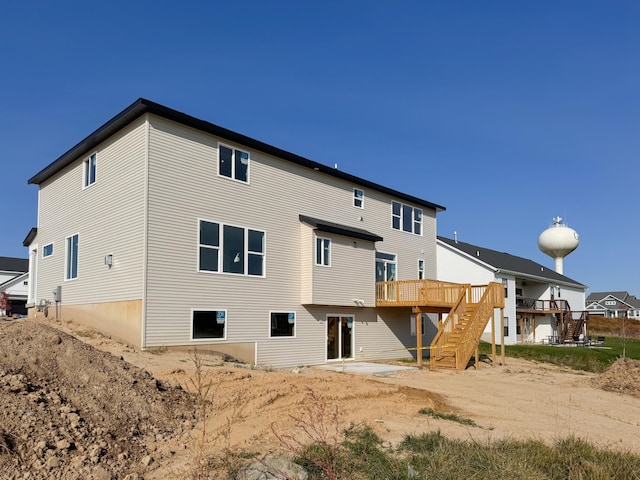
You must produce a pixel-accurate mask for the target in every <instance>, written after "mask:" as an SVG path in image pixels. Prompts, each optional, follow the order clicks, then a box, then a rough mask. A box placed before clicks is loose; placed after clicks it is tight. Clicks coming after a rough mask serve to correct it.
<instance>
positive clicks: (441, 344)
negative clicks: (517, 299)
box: [430, 282, 504, 370]
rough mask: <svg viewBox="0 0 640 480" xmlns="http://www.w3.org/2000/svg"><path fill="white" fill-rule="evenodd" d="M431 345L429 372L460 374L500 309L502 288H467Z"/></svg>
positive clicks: (502, 303)
mask: <svg viewBox="0 0 640 480" xmlns="http://www.w3.org/2000/svg"><path fill="white" fill-rule="evenodd" d="M466 287H467V288H465V289H464V290H463V291H462V293H461V294H460V296H459V298H458V301H457V302H456V304H455V305H454V306H453V308H451V311H450V312H449V314H448V315H447V317H446V318H445V320H444V321H443V322H442V323H441V324H440V325H439V327H438V333H437V334H436V336H435V337H434V339H433V341H432V342H431V349H430V351H431V357H430V362H431V368H432V369H437V368H450V369H456V370H464V369H465V368H466V367H467V364H468V363H469V360H470V359H471V357H472V355H473V354H474V352H475V351H476V349H477V346H478V343H479V342H480V338H481V336H482V333H483V332H484V329H485V327H486V326H487V323H488V322H489V319H490V318H492V317H493V315H494V312H495V309H496V308H504V287H503V285H501V284H498V283H495V282H494V283H490V284H488V285H483V286H473V287H472V286H471V285H467V286H466Z"/></svg>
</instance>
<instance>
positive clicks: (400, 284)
mask: <svg viewBox="0 0 640 480" xmlns="http://www.w3.org/2000/svg"><path fill="white" fill-rule="evenodd" d="M467 287H468V285H462V284H459V283H451V282H439V281H437V280H398V281H392V282H378V283H376V305H377V306H378V307H400V306H407V307H415V306H420V305H428V306H433V307H452V306H453V305H454V304H455V303H456V302H457V301H458V298H459V297H460V295H461V293H462V292H464V291H465V290H466V288H467Z"/></svg>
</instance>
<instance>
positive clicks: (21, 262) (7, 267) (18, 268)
mask: <svg viewBox="0 0 640 480" xmlns="http://www.w3.org/2000/svg"><path fill="white" fill-rule="evenodd" d="M0 271H2V272H20V273H25V272H28V271H29V259H28V258H12V257H0Z"/></svg>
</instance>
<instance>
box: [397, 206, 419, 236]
mask: <svg viewBox="0 0 640 480" xmlns="http://www.w3.org/2000/svg"><path fill="white" fill-rule="evenodd" d="M391 226H392V228H393V229H394V230H402V231H403V232H409V233H413V234H415V235H422V210H421V209H419V208H415V207H412V206H411V205H405V204H404V203H399V202H391Z"/></svg>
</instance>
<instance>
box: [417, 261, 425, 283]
mask: <svg viewBox="0 0 640 480" xmlns="http://www.w3.org/2000/svg"><path fill="white" fill-rule="evenodd" d="M418 280H424V260H422V259H418Z"/></svg>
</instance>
